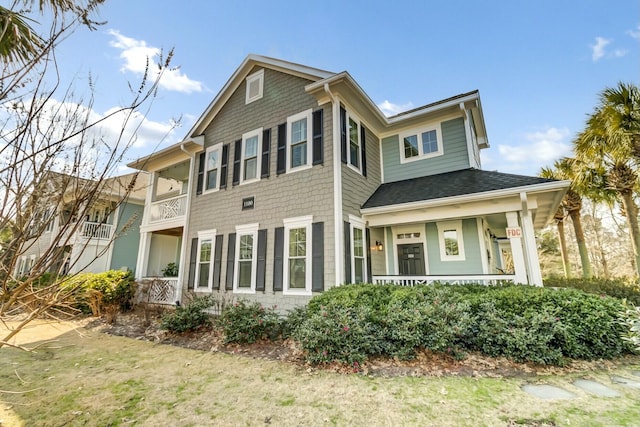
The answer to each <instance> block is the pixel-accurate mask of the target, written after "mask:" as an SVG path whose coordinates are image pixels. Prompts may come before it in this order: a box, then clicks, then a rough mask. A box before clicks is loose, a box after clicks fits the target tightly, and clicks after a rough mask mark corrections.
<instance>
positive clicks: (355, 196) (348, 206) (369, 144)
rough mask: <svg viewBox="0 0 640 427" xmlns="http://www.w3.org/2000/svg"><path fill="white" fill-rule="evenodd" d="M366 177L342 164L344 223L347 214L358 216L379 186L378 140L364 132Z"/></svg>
mask: <svg viewBox="0 0 640 427" xmlns="http://www.w3.org/2000/svg"><path fill="white" fill-rule="evenodd" d="M365 141H366V151H365V152H366V157H367V176H366V177H365V176H362V174H361V173H359V172H358V171H355V170H354V169H352V168H351V167H349V166H347V165H346V164H344V163H342V209H343V213H344V215H345V219H344V220H345V221H347V216H348V215H349V214H351V215H356V216H360V207H361V206H362V204H363V203H364V202H366V201H367V199H368V198H369V197H371V195H372V194H373V192H374V191H376V188H378V186H379V185H380V140H379V139H378V137H377V136H375V134H373V133H372V132H371V131H370V130H369V129H367V130H366V138H365Z"/></svg>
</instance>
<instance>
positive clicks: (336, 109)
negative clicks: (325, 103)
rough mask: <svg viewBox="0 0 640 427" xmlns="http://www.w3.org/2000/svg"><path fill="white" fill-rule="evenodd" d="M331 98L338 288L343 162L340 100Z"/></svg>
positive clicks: (341, 258)
mask: <svg viewBox="0 0 640 427" xmlns="http://www.w3.org/2000/svg"><path fill="white" fill-rule="evenodd" d="M325 90H326V91H327V93H328V94H329V96H331V99H332V101H333V102H332V104H331V109H332V113H333V155H332V157H333V239H334V267H335V272H334V276H335V277H334V279H335V284H336V286H340V285H341V284H343V283H344V281H345V277H344V265H343V263H344V233H343V232H342V161H341V160H340V156H339V155H338V153H340V99H337V98H334V97H333V95H332V94H331V91H330V90H329V85H326V86H325Z"/></svg>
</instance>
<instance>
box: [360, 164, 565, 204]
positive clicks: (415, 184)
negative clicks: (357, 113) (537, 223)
mask: <svg viewBox="0 0 640 427" xmlns="http://www.w3.org/2000/svg"><path fill="white" fill-rule="evenodd" d="M553 183H563V181H556V180H553V179H546V178H540V177H534V176H524V175H513V174H508V173H502V172H496V171H484V170H480V169H474V168H470V169H463V170H458V171H453V172H446V173H441V174H437V175H429V176H423V177H419V178H413V179H407V180H403V181H396V182H390V183H386V184H382V185H381V186H380V187H378V189H377V190H376V191H375V192H374V193H373V194H372V195H371V197H369V199H368V200H367V201H366V202H365V203H364V205H363V206H362V209H363V210H366V209H371V208H378V207H382V206H392V205H402V204H406V203H415V202H423V201H429V200H437V199H445V198H450V197H459V196H468V195H477V194H479V193H488V192H495V191H500V190H513V191H514V192H515V191H517V190H516V189H518V190H520V189H524V187H531V186H540V185H541V184H553Z"/></svg>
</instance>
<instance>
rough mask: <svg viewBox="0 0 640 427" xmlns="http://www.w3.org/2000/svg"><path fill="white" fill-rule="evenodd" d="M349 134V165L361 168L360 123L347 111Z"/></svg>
mask: <svg viewBox="0 0 640 427" xmlns="http://www.w3.org/2000/svg"><path fill="white" fill-rule="evenodd" d="M347 135H348V136H349V151H348V154H349V159H348V163H349V165H351V166H353V167H354V168H356V169H358V170H360V153H361V149H360V123H359V122H358V121H356V119H355V118H354V117H351V116H350V115H349V114H348V113H347Z"/></svg>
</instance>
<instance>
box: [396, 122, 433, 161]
mask: <svg viewBox="0 0 640 427" xmlns="http://www.w3.org/2000/svg"><path fill="white" fill-rule="evenodd" d="M439 135H442V131H441V130H440V125H439V124H438V125H436V126H430V127H424V128H420V129H415V130H410V131H407V132H404V133H402V134H400V153H401V156H400V160H401V162H407V161H414V160H418V159H425V158H429V157H435V156H439V155H442V154H443V149H442V143H441V141H439Z"/></svg>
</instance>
